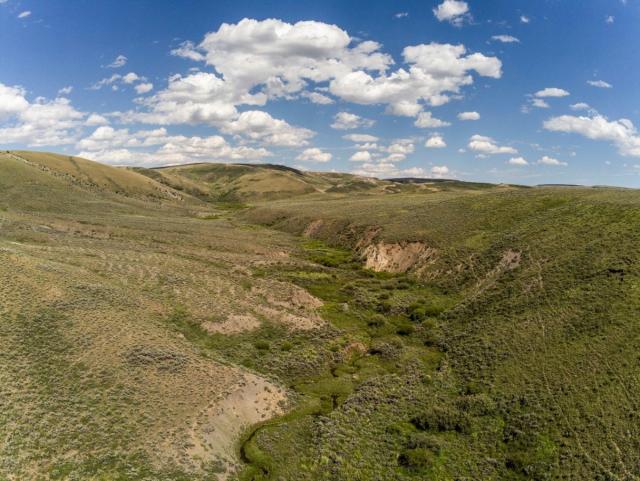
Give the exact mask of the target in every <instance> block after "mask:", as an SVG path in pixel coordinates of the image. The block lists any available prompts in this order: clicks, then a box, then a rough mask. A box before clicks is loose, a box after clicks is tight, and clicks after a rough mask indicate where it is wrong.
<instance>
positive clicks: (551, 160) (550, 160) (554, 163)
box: [538, 155, 569, 167]
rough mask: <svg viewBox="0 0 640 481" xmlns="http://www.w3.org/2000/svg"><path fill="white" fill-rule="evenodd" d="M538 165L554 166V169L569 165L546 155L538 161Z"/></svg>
mask: <svg viewBox="0 0 640 481" xmlns="http://www.w3.org/2000/svg"><path fill="white" fill-rule="evenodd" d="M538 164H542V165H552V166H554V167H559V166H566V165H569V164H567V163H566V162H562V161H561V160H558V159H556V158H554V157H549V156H548V155H544V156H542V157H541V158H540V159H538Z"/></svg>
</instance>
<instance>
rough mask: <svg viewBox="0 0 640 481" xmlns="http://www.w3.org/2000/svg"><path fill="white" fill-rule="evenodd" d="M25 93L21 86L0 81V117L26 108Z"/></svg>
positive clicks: (27, 103) (27, 105) (27, 104)
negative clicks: (13, 85) (12, 85)
mask: <svg viewBox="0 0 640 481" xmlns="http://www.w3.org/2000/svg"><path fill="white" fill-rule="evenodd" d="M25 95H26V92H25V90H24V89H23V88H22V87H17V86H16V87H11V86H9V85H4V84H2V83H0V119H2V118H3V117H8V116H10V115H13V114H17V113H19V112H23V111H24V110H26V109H27V108H28V107H29V102H28V101H27V99H26V98H25Z"/></svg>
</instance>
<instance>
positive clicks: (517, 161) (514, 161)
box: [507, 157, 529, 166]
mask: <svg viewBox="0 0 640 481" xmlns="http://www.w3.org/2000/svg"><path fill="white" fill-rule="evenodd" d="M507 162H508V163H509V164H510V165H517V166H524V165H529V162H527V160H526V159H525V158H524V157H511V158H510V159H509V160H508V161H507Z"/></svg>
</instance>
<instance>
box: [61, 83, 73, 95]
mask: <svg viewBox="0 0 640 481" xmlns="http://www.w3.org/2000/svg"><path fill="white" fill-rule="evenodd" d="M71 92H73V87H72V86H71V85H68V86H66V87H62V88H61V89H60V90H58V95H69V94H70V93H71Z"/></svg>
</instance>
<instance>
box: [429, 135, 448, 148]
mask: <svg viewBox="0 0 640 481" xmlns="http://www.w3.org/2000/svg"><path fill="white" fill-rule="evenodd" d="M424 146H425V147H426V148H428V149H442V148H444V147H446V146H447V143H446V142H445V141H444V139H443V138H442V136H441V135H432V136H431V137H429V138H428V139H427V141H426V142H425V144H424Z"/></svg>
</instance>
